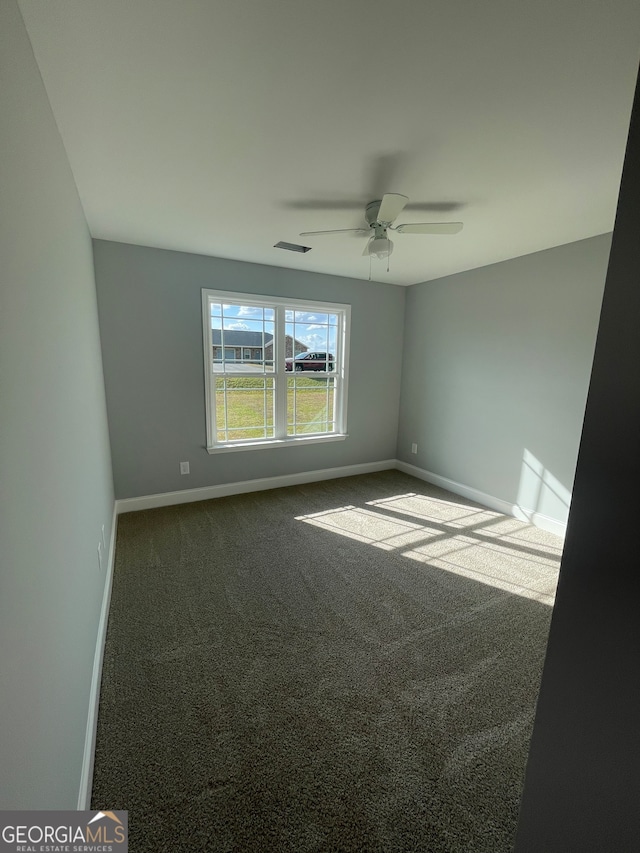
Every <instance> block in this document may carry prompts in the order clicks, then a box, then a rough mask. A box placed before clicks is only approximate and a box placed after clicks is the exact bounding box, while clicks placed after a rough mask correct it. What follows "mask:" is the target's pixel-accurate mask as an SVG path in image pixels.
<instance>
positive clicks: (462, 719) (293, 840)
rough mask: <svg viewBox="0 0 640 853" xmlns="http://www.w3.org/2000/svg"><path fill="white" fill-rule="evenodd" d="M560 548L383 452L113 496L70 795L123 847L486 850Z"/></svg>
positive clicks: (503, 839) (500, 839) (505, 805)
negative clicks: (294, 479)
mask: <svg viewBox="0 0 640 853" xmlns="http://www.w3.org/2000/svg"><path fill="white" fill-rule="evenodd" d="M561 548H562V542H561V540H560V539H558V538H557V537H555V536H553V535H551V534H548V533H544V532H542V531H540V530H537V529H536V528H534V527H531V526H528V525H526V524H525V523H523V522H520V521H517V520H515V519H513V518H506V517H504V516H501V515H499V514H497V513H494V512H491V511H488V510H485V509H483V508H481V507H478V506H477V505H474V504H472V503H469V502H466V501H465V500H464V499H461V498H458V497H456V496H454V495H451V494H449V493H447V492H444V491H442V490H440V489H437V488H436V487H432V486H429V485H428V484H426V483H424V482H422V481H420V480H416V479H414V478H412V477H409V476H406V475H404V474H402V473H400V472H398V471H386V472H382V473H379V474H371V475H366V476H360V477H350V478H346V479H341V480H331V481H327V482H322V483H313V484H309V485H303V486H294V487H290V488H286V489H277V490H273V491H269V492H256V493H252V494H247V495H238V496H234V497H229V498H222V499H219V500H214V501H206V502H202V503H194V504H186V505H182V506H177V507H169V508H164V509H157V510H149V511H146V512H138V513H131V514H128V515H124V516H121V517H120V519H119V524H118V537H117V549H116V565H115V574H114V584H113V595H112V602H111V612H110V618H109V627H108V634H107V641H106V650H105V658H104V670H103V681H102V691H101V698H100V710H99V719H98V736H97V747H96V759H95V773H94V783H93V797H92V807H93V808H103V809H104V808H108V809H128V811H129V827H130V839H131V841H130V849H131V850H132V851H133V853H147V851H149V853H151V851H153V853H159V851H171V853H178V851H180V852H181V851H234V853H244V851H255V853H266V851H295V853H306V851H345V852H346V851H360V852H361V851H366V853H376V851H380V853H383V851H384V853H392V851H428V853H445V852H446V853H454V851H455V853H502V851H504V853H506V851H509V850H510V849H511V845H512V841H513V837H514V833H515V827H516V821H517V815H518V804H519V798H520V791H521V786H522V781H523V774H524V767H525V762H526V756H527V750H528V743H529V738H530V734H531V727H532V722H533V714H534V708H535V702H536V696H537V691H538V685H539V680H540V675H541V671H542V663H543V658H544V652H545V646H546V639H547V632H548V628H549V621H550V616H551V605H552V601H553V593H554V590H555V585H556V581H557V571H558V565H559V559H560V554H561Z"/></svg>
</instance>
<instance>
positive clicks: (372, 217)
mask: <svg viewBox="0 0 640 853" xmlns="http://www.w3.org/2000/svg"><path fill="white" fill-rule="evenodd" d="M408 201H409V199H408V198H407V196H406V195H400V194H399V193H385V194H384V195H383V196H382V198H381V199H379V200H378V201H371V202H369V204H368V205H367V207H366V210H365V214H364V218H365V219H366V221H367V227H366V228H338V229H334V230H332V231H303V232H301V234H300V236H301V237H316V236H320V235H324V234H357V235H360V234H361V235H362V236H368V237H369V240H368V241H367V245H366V246H365V247H364V252H363V253H362V254H363V255H364V256H367V255H368V256H370V257H371V256H374V257H376V258H388V257H389V255H390V254H391V252H392V251H393V243H392V242H391V240H390V239H389V233H388V232H389V231H396V232H397V233H398V234H457V233H458V232H459V231H461V230H462V222H415V223H409V222H407V223H404V224H401V225H395V226H394V225H393V223H394V222H395V221H396V219H397V217H398V216H399V215H400V213H401V212H402V210H403V209H404V207H405V205H406V204H407V202H408Z"/></svg>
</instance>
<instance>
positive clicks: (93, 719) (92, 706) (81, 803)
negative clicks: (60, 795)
mask: <svg viewBox="0 0 640 853" xmlns="http://www.w3.org/2000/svg"><path fill="white" fill-rule="evenodd" d="M117 524H118V515H117V512H116V504H115V503H114V506H113V517H112V520H111V537H110V539H109V551H108V554H107V557H108V559H107V561H106V564H107V571H106V574H105V579H104V591H103V594H102V607H101V609H100V621H99V622H98V635H97V637H96V649H95V653H94V658H93V674H92V676H91V690H90V692H89V710H88V714H87V730H86V732H85V740H84V755H83V757H82V772H81V775H80V791H79V793H78V810H79V811H85V810H86V809H88V808H89V807H90V805H91V786H92V784H93V762H94V758H95V749H96V728H97V725H98V704H99V702H100V683H101V681H102V661H103V659H104V645H105V639H106V636H107V622H108V620H109V604H110V602H111V586H112V582H113V565H114V561H115V553H116V527H117Z"/></svg>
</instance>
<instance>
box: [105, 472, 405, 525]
mask: <svg viewBox="0 0 640 853" xmlns="http://www.w3.org/2000/svg"><path fill="white" fill-rule="evenodd" d="M396 465H397V463H396V460H395V459H384V460H382V461H380V462H364V463H362V464H360V465H343V466H342V467H340V468H323V469H321V470H319V471H301V472H300V473H299V474H283V475H281V476H278V477H262V478H259V479H256V480H241V481H239V482H237V483H224V484H223V485H221V486H204V487H203V488H200V489H185V490H184V491H178V492H163V493H161V494H157V495H144V496H142V497H139V498H123V499H121V500H118V501H116V512H117V513H118V515H121V514H122V513H125V512H136V511H137V510H141V509H155V508H156V507H160V506H172V505H174V504H184V503H193V502H195V501H208V500H211V498H224V497H227V496H228V495H240V494H244V493H245V492H261V491H264V490H265V489H279V488H282V487H283V486H298V485H301V484H303V483H315V482H317V481H318V480H334V479H337V478H339V477H353V476H355V475H357V474H373V473H374V472H376V471H388V470H390V469H393V468H395V467H396Z"/></svg>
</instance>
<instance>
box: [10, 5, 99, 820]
mask: <svg viewBox="0 0 640 853" xmlns="http://www.w3.org/2000/svg"><path fill="white" fill-rule="evenodd" d="M0 79H1V80H2V85H1V86H0V115H1V116H2V121H1V122H0V151H1V152H2V156H1V158H0V186H1V190H0V257H1V258H2V266H1V270H2V272H1V275H2V279H1V281H0V399H1V404H0V721H1V723H0V808H21V809H36V808H40V809H53V808H75V807H76V805H77V802H78V787H79V781H80V775H81V763H82V754H83V749H84V740H85V730H86V725H87V711H88V705H89V689H90V684H91V673H92V666H93V657H94V651H95V647H96V635H97V627H98V621H99V615H100V606H101V601H102V594H103V589H104V582H105V571H103V572H99V571H98V559H97V544H98V540H99V538H100V535H101V527H102V525H103V524H104V525H105V532H106V535H107V537H108V536H109V535H110V532H111V530H110V528H111V523H112V513H113V490H112V481H111V470H110V458H109V444H108V432H107V421H106V411H105V399H104V385H103V379H102V372H101V357H100V342H99V333H98V318H97V307H96V297H95V284H94V279H93V266H92V253H91V241H90V237H89V233H88V230H87V226H86V223H85V219H84V215H83V212H82V209H81V206H80V202H79V199H78V196H77V193H76V188H75V183H74V180H73V177H72V175H71V172H70V169H69V165H68V162H67V158H66V154H65V152H64V149H63V146H62V142H61V140H60V137H59V135H58V132H57V129H56V125H55V122H54V119H53V116H52V114H51V111H50V108H49V102H48V100H47V97H46V94H45V91H44V88H43V86H42V82H41V80H40V74H39V72H38V69H37V67H36V63H35V60H34V58H33V54H32V51H31V45H30V43H29V41H28V37H27V34H26V31H25V29H24V26H23V23H22V19H21V17H20V13H19V11H18V8H17V6H16V3H15V2H14V0H3V2H2V3H0ZM107 542H108V540H107Z"/></svg>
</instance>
